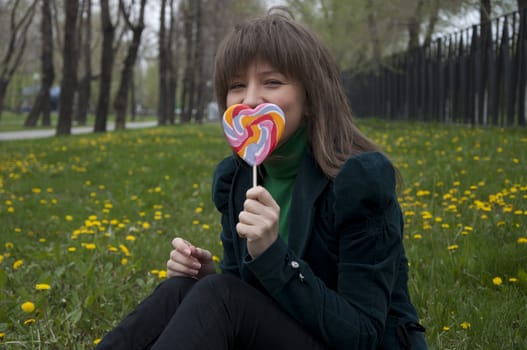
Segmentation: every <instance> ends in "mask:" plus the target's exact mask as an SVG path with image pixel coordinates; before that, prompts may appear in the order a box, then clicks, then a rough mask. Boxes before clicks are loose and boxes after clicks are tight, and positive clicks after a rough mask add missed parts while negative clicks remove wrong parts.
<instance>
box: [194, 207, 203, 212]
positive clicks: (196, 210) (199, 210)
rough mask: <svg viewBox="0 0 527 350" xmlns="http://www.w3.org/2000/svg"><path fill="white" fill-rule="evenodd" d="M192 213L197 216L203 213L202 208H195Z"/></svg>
mask: <svg viewBox="0 0 527 350" xmlns="http://www.w3.org/2000/svg"><path fill="white" fill-rule="evenodd" d="M194 211H195V212H196V213H197V214H199V213H202V212H203V208H202V207H197V208H196V209H195V210H194Z"/></svg>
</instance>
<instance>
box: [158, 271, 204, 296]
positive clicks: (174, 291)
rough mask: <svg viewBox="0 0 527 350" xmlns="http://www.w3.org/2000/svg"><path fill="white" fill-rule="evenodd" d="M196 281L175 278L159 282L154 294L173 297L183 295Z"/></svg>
mask: <svg viewBox="0 0 527 350" xmlns="http://www.w3.org/2000/svg"><path fill="white" fill-rule="evenodd" d="M196 282H197V281H196V280H195V279H193V278H190V277H183V276H175V277H170V278H168V279H166V280H164V281H163V282H161V283H160V284H159V285H158V286H157V287H156V289H155V292H154V293H155V294H158V295H160V294H161V295H166V296H170V297H174V296H176V295H185V294H186V293H187V292H188V291H189V290H190V289H191V288H192V287H193V286H194V284H195V283H196Z"/></svg>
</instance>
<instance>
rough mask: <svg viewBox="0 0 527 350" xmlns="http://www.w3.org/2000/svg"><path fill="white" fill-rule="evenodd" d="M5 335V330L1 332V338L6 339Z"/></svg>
mask: <svg viewBox="0 0 527 350" xmlns="http://www.w3.org/2000/svg"><path fill="white" fill-rule="evenodd" d="M4 337H5V333H4V332H0V340H2V339H4Z"/></svg>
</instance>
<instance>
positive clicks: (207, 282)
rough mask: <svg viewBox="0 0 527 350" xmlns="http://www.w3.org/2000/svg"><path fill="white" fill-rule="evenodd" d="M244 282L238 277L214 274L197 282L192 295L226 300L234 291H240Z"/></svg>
mask: <svg viewBox="0 0 527 350" xmlns="http://www.w3.org/2000/svg"><path fill="white" fill-rule="evenodd" d="M241 284H243V282H242V281H241V280H240V279H239V278H236V277H233V276H229V275H224V274H214V275H209V276H206V277H204V278H202V279H200V280H199V281H197V282H196V284H195V286H194V287H193V289H192V294H193V295H194V294H200V295H202V296H205V295H206V296H208V297H213V298H225V297H228V296H230V295H231V294H232V293H233V292H234V291H236V290H239V287H240V285H241Z"/></svg>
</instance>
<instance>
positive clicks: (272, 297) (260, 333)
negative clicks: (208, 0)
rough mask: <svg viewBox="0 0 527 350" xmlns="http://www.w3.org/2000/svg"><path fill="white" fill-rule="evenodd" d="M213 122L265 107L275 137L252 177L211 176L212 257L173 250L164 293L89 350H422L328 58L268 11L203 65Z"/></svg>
mask: <svg viewBox="0 0 527 350" xmlns="http://www.w3.org/2000/svg"><path fill="white" fill-rule="evenodd" d="M215 90H216V97H217V102H218V104H219V107H220V111H221V112H223V111H224V110H225V109H226V108H227V107H228V106H230V105H233V104H245V105H248V106H250V107H251V108H254V107H256V106H257V105H259V104H261V103H274V104H277V105H278V106H280V107H281V108H282V110H283V111H284V113H285V117H286V127H285V130H284V134H283V136H282V140H281V141H280V144H279V146H278V148H277V149H276V150H275V151H274V152H273V154H272V155H271V156H270V157H269V158H268V159H267V160H266V161H265V162H264V163H263V165H262V166H260V179H259V183H261V184H263V186H258V187H254V188H253V187H252V171H251V168H250V167H249V166H248V165H247V164H245V163H244V162H243V161H242V160H241V159H239V158H238V157H237V156H234V155H233V156H230V157H228V158H226V159H225V160H223V161H222V162H221V163H220V164H219V165H218V166H217V168H216V171H215V174H214V178H213V193H212V196H213V200H214V203H215V205H216V207H217V208H218V210H219V211H220V212H221V214H222V227H223V231H222V233H221V240H222V243H223V247H224V256H223V259H222V261H221V263H220V266H219V267H220V269H221V272H222V273H221V274H216V273H215V271H216V269H215V266H214V263H213V261H212V257H211V253H210V252H209V251H207V250H206V249H204V248H200V247H195V246H193V245H192V244H191V243H190V242H188V241H186V240H184V239H183V238H175V239H174V240H173V241H172V245H173V250H172V252H171V253H170V259H169V260H168V263H167V269H168V276H169V277H170V278H169V279H168V280H166V281H165V282H163V283H161V284H160V285H159V286H158V288H157V289H156V290H155V291H154V292H153V294H152V295H150V296H149V297H148V298H147V299H145V300H144V301H143V302H142V303H141V304H140V305H139V306H138V307H137V308H136V309H135V310H134V312H132V313H131V314H130V315H129V316H128V317H127V318H125V319H124V320H123V321H122V322H121V323H120V324H119V325H118V326H117V327H116V328H115V329H114V330H112V331H111V332H110V333H109V334H108V335H107V336H106V337H105V338H104V339H103V341H102V342H101V343H100V344H99V346H98V347H97V348H98V349H147V348H152V349H410V348H411V349H426V348H427V345H426V342H425V340H424V329H423V327H421V326H420V325H419V323H418V317H417V313H416V311H415V309H414V306H413V305H412V303H411V301H410V296H409V293H408V288H407V280H408V261H407V259H406V256H405V252H404V248H403V243H402V231H403V218H402V214H401V209H400V207H399V204H398V202H397V195H396V192H395V187H396V177H397V176H396V171H395V169H394V167H393V165H392V164H391V163H390V161H389V160H388V159H387V158H386V157H385V156H384V155H383V154H382V153H380V152H379V151H378V147H377V146H376V145H375V144H374V143H373V142H372V141H370V140H369V139H367V138H366V137H365V136H364V135H363V134H361V133H360V132H359V130H358V129H357V128H356V126H355V125H354V123H353V121H352V117H351V112H350V109H349V107H348V104H347V99H346V96H345V95H344V92H343V90H342V86H341V83H340V79H339V70H338V68H337V66H336V64H335V62H334V61H333V59H332V58H331V56H330V54H329V52H328V50H327V48H326V47H325V46H324V45H323V44H322V42H321V41H320V40H319V38H317V36H316V35H315V34H313V33H312V32H311V31H309V30H308V29H306V28H305V27H304V26H302V25H300V24H298V23H296V22H294V21H292V20H290V19H288V18H286V17H284V16H282V15H279V14H269V15H267V16H265V17H262V18H257V19H251V20H249V21H247V22H246V23H245V24H243V25H240V26H237V27H236V28H235V29H234V30H233V31H232V33H230V34H229V35H228V36H227V37H226V39H225V40H224V41H223V43H222V45H221V47H220V48H219V50H218V52H217V55H216V63H215Z"/></svg>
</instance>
